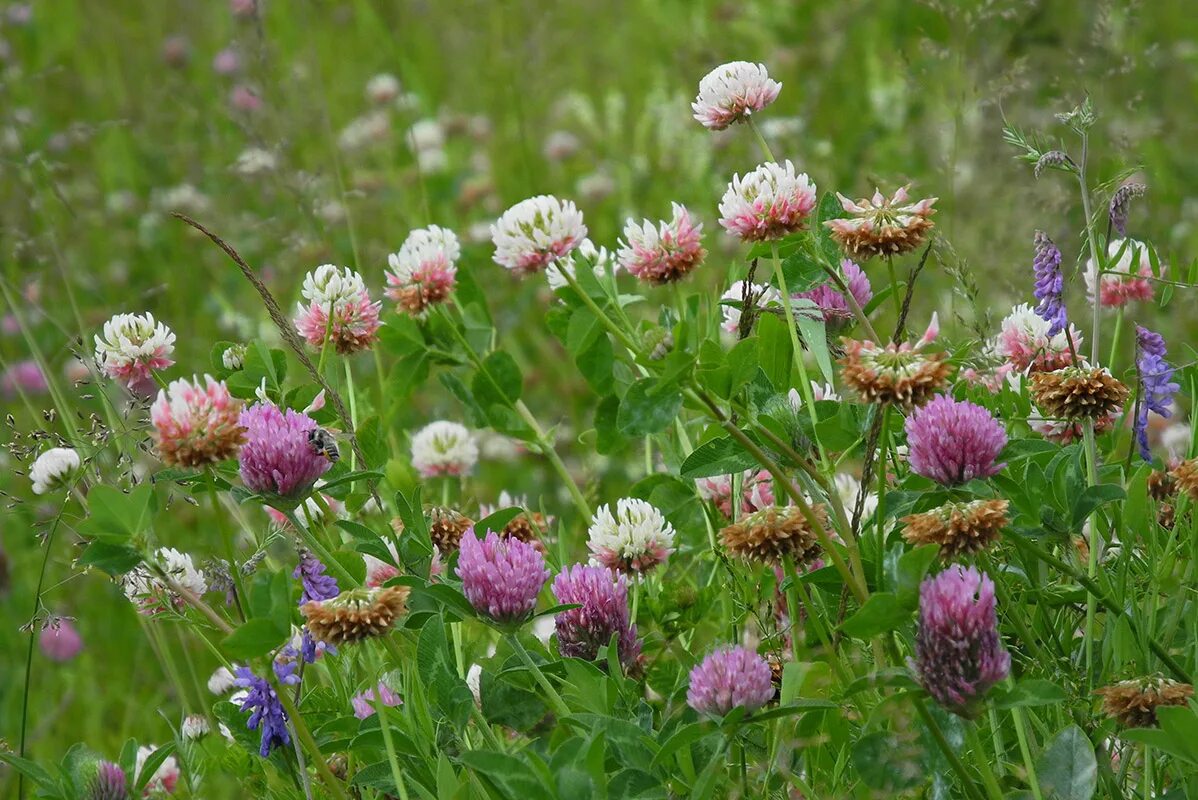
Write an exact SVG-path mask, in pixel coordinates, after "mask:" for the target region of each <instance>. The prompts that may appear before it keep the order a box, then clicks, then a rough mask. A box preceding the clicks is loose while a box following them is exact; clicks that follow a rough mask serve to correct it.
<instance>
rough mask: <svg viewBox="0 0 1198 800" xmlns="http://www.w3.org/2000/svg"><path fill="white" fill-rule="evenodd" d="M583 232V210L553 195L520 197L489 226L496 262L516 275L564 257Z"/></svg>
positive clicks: (526, 272)
mask: <svg viewBox="0 0 1198 800" xmlns="http://www.w3.org/2000/svg"><path fill="white" fill-rule="evenodd" d="M586 235H587V226H586V225H585V224H583V221H582V212H581V211H579V210H578V208H577V207H576V206H575V205H574V204H573V203H572V202H570V201H569V200H558V199H557V198H556V197H553V196H552V195H538V196H536V197H530V198H528V199H527V200H521V201H520V202H519V203H517V204H516V205H514V206H512V207H511V208H509V209H508V210H507V211H505V212H503V216H501V217H500V218H499V219H498V220H497V221H496V223H495V224H494V225H492V226H491V241H492V242H493V243H494V244H495V263H497V264H499V265H500V266H501V267H504V268H505V269H509V270H512V271H513V272H515V273H516V274H519V275H527V274H531V273H534V272H540V271H541V270H543V269H544V268H545V267H547V266H548V265H549V264H551V263H553V262H554V261H556V260H557V259H559V258H564V257H565V256H567V255H569V254H570V252H571V251H572V250H574V248H576V247H578V246H579V245H580V244H582V240H583V239H585V238H586Z"/></svg>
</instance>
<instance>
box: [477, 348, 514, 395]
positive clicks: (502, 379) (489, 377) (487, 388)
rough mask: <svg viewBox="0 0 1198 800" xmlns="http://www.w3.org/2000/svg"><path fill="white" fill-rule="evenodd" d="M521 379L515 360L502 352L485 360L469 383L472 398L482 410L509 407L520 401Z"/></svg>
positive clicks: (498, 351)
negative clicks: (490, 407)
mask: <svg viewBox="0 0 1198 800" xmlns="http://www.w3.org/2000/svg"><path fill="white" fill-rule="evenodd" d="M523 380H524V379H523V378H522V377H521V375H520V367H518V366H517V365H516V360H515V359H514V358H512V357H511V356H510V355H508V354H507V353H506V352H504V351H502V350H496V351H495V352H494V353H491V354H490V355H489V356H487V357H486V358H485V359H483V363H482V366H480V367H479V369H478V372H476V373H475V375H474V378H473V380H471V382H470V388H471V390H473V392H474V397H475V398H476V399H477V400H478V402H479V404H481V405H482V406H483V407H484V408H486V407H487V406H490V405H501V406H511V405H514V404H515V402H516V401H517V400H519V399H520V392H521V389H522V388H523Z"/></svg>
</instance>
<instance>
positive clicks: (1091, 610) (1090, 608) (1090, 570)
mask: <svg viewBox="0 0 1198 800" xmlns="http://www.w3.org/2000/svg"><path fill="white" fill-rule="evenodd" d="M1082 435H1083V437H1084V439H1085V446H1086V479H1087V483H1088V484H1089V485H1090V486H1094V485H1095V484H1097V483H1098V447H1097V444H1096V443H1095V441H1094V420H1092V419H1088V420H1086V424H1085V428H1084V429H1083V431H1082ZM1098 521H1099V516H1098V512H1097V510H1096V511H1094V513H1092V514H1090V538H1089V540H1088V541H1087V545H1088V547H1087V550H1088V551H1089V556H1088V563H1087V565H1086V575H1087V577H1089V579H1090V580H1091V581H1093V580H1094V579H1095V577H1096V576H1097V575H1098V551H1099V549H1100V548H1101V547H1102V534H1101V533H1100V532H1099V530H1098ZM1097 614H1098V598H1097V597H1095V596H1094V594H1093V593H1091V594H1089V595H1087V596H1086V637H1085V641H1086V683H1087V684H1088V685H1089V687H1090V690H1091V691H1093V690H1094V623H1095V619H1096V617H1097Z"/></svg>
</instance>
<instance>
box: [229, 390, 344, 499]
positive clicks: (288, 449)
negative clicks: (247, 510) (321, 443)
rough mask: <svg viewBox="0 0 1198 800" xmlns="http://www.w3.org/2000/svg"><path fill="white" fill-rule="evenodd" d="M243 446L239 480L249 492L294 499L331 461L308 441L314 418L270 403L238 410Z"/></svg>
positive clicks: (299, 497) (300, 494) (314, 425)
mask: <svg viewBox="0 0 1198 800" xmlns="http://www.w3.org/2000/svg"><path fill="white" fill-rule="evenodd" d="M240 422H241V425H242V426H243V427H244V428H245V445H244V446H243V447H242V449H241V455H240V460H241V480H242V481H243V482H244V483H245V485H246V487H247V488H248V489H249V490H250V491H252V492H260V493H262V494H269V495H277V496H278V497H280V498H282V499H284V500H288V501H293V502H294V501H298V500H300V499H301V498H302V497H303V496H304V495H306V494H307V493H308V492H309V491H310V490H311V489H312V486H313V484H315V483H316V479H317V478H319V477H320V476H321V475H323V474H325V473H326V472H328V470H329V467H331V466H332V465H333V463H332V462H331V461H330V460H329V459H328V458H326V457H325V456H323V455H319V454H318V453H317V452H316V451H315V450H313V448H312V446H311V445H310V444H309V443H308V432H309V431H311V430H313V429H314V428H316V420H314V419H312V418H311V417H309V416H308V415H306V414H301V413H299V412H298V411H293V410H292V409H287V410H286V411H280V410H279V408H278V406H276V405H274V404H273V403H255V404H254V405H252V406H250V407H249V408H247V409H246V410H245V411H242V412H241V419H240Z"/></svg>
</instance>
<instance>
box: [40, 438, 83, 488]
mask: <svg viewBox="0 0 1198 800" xmlns="http://www.w3.org/2000/svg"><path fill="white" fill-rule="evenodd" d="M78 469H79V454H78V453H76V452H75V451H74V450H73V449H71V448H70V447H51V448H50V449H49V450H47V451H46V452H44V453H42V454H41V455H40V456H38V457H37V459H36V460H35V461H34V462H33V466H32V467H30V468H29V480H31V481H32V482H33V493H34V494H45V493H46V492H49V491H51V490H53V489H57V488H59V487H60V486H65V485H66V484H67V482H68V481H69V480H70V479H71V476H72V475H74V474H75V472H76V470H78Z"/></svg>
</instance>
